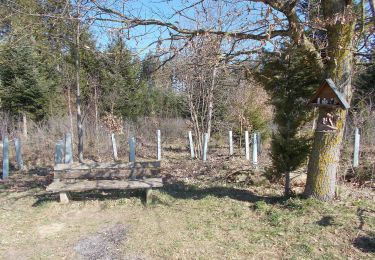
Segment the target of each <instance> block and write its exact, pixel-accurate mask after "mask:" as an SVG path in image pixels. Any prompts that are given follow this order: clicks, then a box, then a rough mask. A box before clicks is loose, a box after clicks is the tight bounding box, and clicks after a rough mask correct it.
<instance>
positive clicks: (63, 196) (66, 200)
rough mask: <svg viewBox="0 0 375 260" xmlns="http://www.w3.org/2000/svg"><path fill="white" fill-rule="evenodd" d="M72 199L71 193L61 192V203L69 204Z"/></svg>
mask: <svg viewBox="0 0 375 260" xmlns="http://www.w3.org/2000/svg"><path fill="white" fill-rule="evenodd" d="M69 199H70V195H69V192H60V203H62V204H68V203H69Z"/></svg>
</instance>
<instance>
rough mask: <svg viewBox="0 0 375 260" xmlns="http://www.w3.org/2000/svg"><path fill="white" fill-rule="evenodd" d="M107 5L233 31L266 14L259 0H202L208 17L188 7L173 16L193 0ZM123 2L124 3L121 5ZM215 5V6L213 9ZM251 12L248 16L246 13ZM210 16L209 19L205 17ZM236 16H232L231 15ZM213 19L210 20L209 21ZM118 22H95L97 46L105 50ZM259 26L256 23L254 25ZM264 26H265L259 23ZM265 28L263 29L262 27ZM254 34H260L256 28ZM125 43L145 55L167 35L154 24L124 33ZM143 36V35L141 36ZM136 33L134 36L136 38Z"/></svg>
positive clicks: (188, 24)
mask: <svg viewBox="0 0 375 260" xmlns="http://www.w3.org/2000/svg"><path fill="white" fill-rule="evenodd" d="M102 1H103V3H105V5H106V6H110V7H111V8H114V9H116V10H118V11H120V12H123V11H125V12H127V13H131V14H132V15H134V16H137V17H141V18H148V19H158V20H163V21H169V22H172V23H174V24H178V25H179V26H180V27H183V28H191V27H192V26H196V25H194V23H192V22H191V21H189V19H190V18H193V19H195V20H199V27H205V26H207V25H208V24H210V26H211V25H212V24H216V28H215V29H219V27H218V25H219V24H220V22H221V24H222V26H221V29H222V30H228V31H235V30H240V31H244V30H248V29H251V28H253V27H254V26H255V25H254V24H255V22H257V21H264V19H265V16H266V15H267V14H266V13H267V10H266V8H265V7H266V6H265V5H264V4H262V3H251V4H249V3H250V2H246V1H240V0H232V1H230V3H229V4H223V3H225V2H228V1H224V0H217V1H214V0H206V1H204V3H205V7H211V8H205V9H204V8H203V9H202V8H201V7H202V6H201V5H198V6H199V8H200V11H205V12H206V14H207V16H204V15H201V16H199V15H198V16H197V15H196V12H195V11H194V8H190V9H187V10H184V12H183V14H184V17H182V16H173V14H174V13H175V11H176V10H181V9H183V8H184V7H186V6H190V5H191V4H192V3H194V2H197V1H198V0H195V1H192V0H190V1H187V0H170V1H167V0H151V1H146V0H138V1H135V0H127V1H119V0H112V1H108V0H102ZM124 3H125V4H124ZM218 3H219V4H220V3H221V4H223V7H222V8H220V9H219V8H217V6H218ZM212 7H214V8H212ZM249 8H250V9H251V11H248V12H243V10H249ZM249 13H250V15H249ZM102 17H105V18H108V17H109V16H108V15H104V16H102ZM207 17H209V20H211V22H210V21H208V20H207V19H205V18H207ZM233 17H235V19H234V18H233ZM267 19H268V20H269V21H272V19H273V18H272V17H271V16H270V17H268V18H267ZM212 21H213V22H212ZM119 26H120V24H118V23H114V22H96V23H95V24H94V26H93V27H92V31H93V33H94V35H95V36H96V38H97V40H98V45H99V46H98V47H99V48H100V49H104V48H105V47H106V46H107V45H108V43H109V42H110V39H111V36H112V37H113V35H115V32H118V30H116V29H114V28H119ZM256 26H259V23H257V24H256ZM261 26H265V28H267V27H266V25H261ZM262 31H264V28H263V29H262ZM254 33H259V31H255V32H254ZM124 35H125V39H126V44H127V46H128V48H130V49H131V50H133V51H135V52H137V53H139V55H140V56H144V55H146V54H147V53H149V52H150V51H154V50H155V47H156V45H153V46H151V47H148V46H149V45H150V44H151V43H153V42H155V41H156V40H157V39H158V38H159V37H161V38H165V37H168V33H167V30H166V29H165V28H162V27H157V26H147V27H145V26H141V27H137V28H136V29H133V30H132V31H131V32H130V33H129V34H128V33H127V32H124ZM140 35H142V36H140ZM135 36H137V37H135ZM163 44H164V46H167V45H168V44H169V42H168V41H166V42H164V43H163ZM241 44H242V45H244V46H242V47H246V48H255V47H256V45H259V44H260V43H259V42H254V41H252V42H251V41H247V42H243V43H241ZM265 47H267V48H272V44H270V43H267V44H266V45H265Z"/></svg>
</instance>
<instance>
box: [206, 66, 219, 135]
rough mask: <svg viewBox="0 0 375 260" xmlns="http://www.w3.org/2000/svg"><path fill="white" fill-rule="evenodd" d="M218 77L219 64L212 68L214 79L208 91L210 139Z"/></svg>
mask: <svg viewBox="0 0 375 260" xmlns="http://www.w3.org/2000/svg"><path fill="white" fill-rule="evenodd" d="M216 78H217V66H216V65H215V66H214V68H213V70H212V80H211V86H210V89H209V93H208V97H207V98H208V111H207V133H208V140H210V138H211V128H212V114H213V111H214V89H215V85H216Z"/></svg>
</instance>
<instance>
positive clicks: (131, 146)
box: [129, 137, 136, 180]
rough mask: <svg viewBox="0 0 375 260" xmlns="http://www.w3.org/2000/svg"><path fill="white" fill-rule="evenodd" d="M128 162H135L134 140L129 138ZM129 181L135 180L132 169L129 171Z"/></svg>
mask: <svg viewBox="0 0 375 260" xmlns="http://www.w3.org/2000/svg"><path fill="white" fill-rule="evenodd" d="M129 162H135V138H134V137H130V138H129ZM130 176H131V179H133V180H135V179H136V176H135V169H134V168H132V169H131V171H130Z"/></svg>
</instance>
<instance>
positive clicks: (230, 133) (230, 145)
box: [229, 131, 233, 156]
mask: <svg viewBox="0 0 375 260" xmlns="http://www.w3.org/2000/svg"><path fill="white" fill-rule="evenodd" d="M232 155H233V133H232V131H229V156H232Z"/></svg>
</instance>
